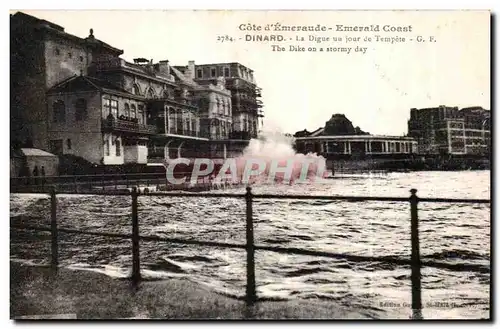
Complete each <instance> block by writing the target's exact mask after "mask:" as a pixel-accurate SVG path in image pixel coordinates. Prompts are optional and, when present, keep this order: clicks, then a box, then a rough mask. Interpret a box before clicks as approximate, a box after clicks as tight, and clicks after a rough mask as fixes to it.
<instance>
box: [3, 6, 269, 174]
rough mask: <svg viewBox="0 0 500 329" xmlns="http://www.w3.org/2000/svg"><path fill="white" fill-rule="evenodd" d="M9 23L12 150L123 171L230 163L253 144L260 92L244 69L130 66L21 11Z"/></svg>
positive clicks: (104, 48)
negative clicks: (166, 163) (191, 160)
mask: <svg viewBox="0 0 500 329" xmlns="http://www.w3.org/2000/svg"><path fill="white" fill-rule="evenodd" d="M10 21H11V47H10V49H11V140H13V141H15V142H16V144H21V145H30V146H29V147H35V148H39V149H42V150H46V151H48V152H51V153H53V154H57V155H60V154H72V155H75V156H79V157H83V158H85V159H86V160H88V161H90V162H92V163H96V164H103V165H122V164H126V163H136V164H147V163H157V162H163V160H165V159H170V158H177V157H195V156H196V157H199V156H208V157H226V156H230V155H231V151H235V152H238V151H241V150H242V149H243V147H244V146H246V145H247V144H248V141H249V139H250V138H252V137H256V135H257V131H258V118H259V117H261V116H262V111H261V107H262V104H261V102H260V101H259V100H258V97H259V96H260V89H259V88H258V87H257V86H256V84H255V81H254V77H253V71H252V70H250V69H249V68H246V67H245V66H243V65H241V64H239V63H228V64H207V65H202V66H195V64H194V61H189V64H188V65H187V66H172V65H170V63H169V61H168V60H161V61H159V62H157V63H154V62H153V60H148V59H145V58H136V59H134V62H133V63H131V62H127V61H125V60H124V59H122V58H120V56H121V55H122V54H123V50H120V49H117V48H115V47H112V46H111V45H108V44H106V43H104V42H102V41H100V40H98V39H97V38H96V37H95V35H94V31H93V30H92V29H90V32H89V35H88V36H87V37H86V38H80V37H77V36H74V35H71V34H69V33H67V32H65V31H64V28H63V27H61V26H58V25H56V24H53V23H51V22H48V21H45V20H41V19H38V18H36V17H33V16H30V15H27V14H24V13H21V12H18V13H16V14H14V15H11V19H10ZM214 70H215V73H214ZM199 72H202V73H201V74H200V73H199ZM203 72H204V73H203Z"/></svg>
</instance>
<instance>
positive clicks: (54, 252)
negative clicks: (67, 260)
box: [50, 186, 59, 272]
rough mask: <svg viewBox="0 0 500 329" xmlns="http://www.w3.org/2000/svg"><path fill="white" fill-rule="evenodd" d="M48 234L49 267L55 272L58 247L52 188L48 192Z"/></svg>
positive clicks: (55, 205) (57, 262)
mask: <svg viewBox="0 0 500 329" xmlns="http://www.w3.org/2000/svg"><path fill="white" fill-rule="evenodd" d="M50 232H51V242H52V243H51V261H50V267H51V268H52V270H53V271H54V272H57V267H58V265H59V250H58V248H59V246H58V244H57V240H58V236H57V235H58V234H57V200H56V189H55V187H54V186H52V188H51V190H50Z"/></svg>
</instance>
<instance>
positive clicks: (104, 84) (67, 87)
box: [47, 75, 132, 95]
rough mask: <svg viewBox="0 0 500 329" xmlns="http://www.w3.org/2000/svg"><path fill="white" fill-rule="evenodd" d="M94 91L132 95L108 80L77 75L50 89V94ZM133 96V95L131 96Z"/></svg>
mask: <svg viewBox="0 0 500 329" xmlns="http://www.w3.org/2000/svg"><path fill="white" fill-rule="evenodd" d="M92 90H100V91H104V90H109V91H116V92H120V93H127V94H131V93H129V92H128V91H126V90H125V89H122V88H120V87H118V86H115V85H114V84H112V83H110V82H109V81H106V80H101V79H97V78H93V77H89V76H84V75H75V76H73V77H71V78H69V79H66V80H64V81H62V82H61V83H59V84H57V85H55V86H54V87H52V88H50V89H49V90H48V91H47V93H48V94H57V93H71V92H75V91H92ZM131 95H132V94H131Z"/></svg>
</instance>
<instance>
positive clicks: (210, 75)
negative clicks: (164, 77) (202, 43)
mask: <svg viewBox="0 0 500 329" xmlns="http://www.w3.org/2000/svg"><path fill="white" fill-rule="evenodd" d="M189 72H190V74H192V77H193V79H195V80H196V81H197V82H198V83H199V84H206V83H214V82H215V81H216V80H217V79H218V77H221V76H222V77H224V80H225V86H226V88H227V89H228V90H229V91H230V92H231V104H232V129H231V133H230V138H232V139H250V138H255V137H257V134H258V132H259V127H260V126H261V125H262V124H261V123H260V122H259V119H261V118H262V117H263V116H264V115H263V111H262V107H263V105H262V101H261V100H260V97H261V96H262V93H261V92H262V91H261V88H259V87H258V86H257V84H256V81H255V77H254V72H253V70H251V69H249V68H247V67H246V66H244V65H241V64H239V63H218V64H203V65H195V62H194V61H191V62H190V63H189Z"/></svg>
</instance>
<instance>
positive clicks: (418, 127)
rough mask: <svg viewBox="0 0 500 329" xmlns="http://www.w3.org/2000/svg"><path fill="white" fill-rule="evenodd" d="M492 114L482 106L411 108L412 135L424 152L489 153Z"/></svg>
mask: <svg viewBox="0 0 500 329" xmlns="http://www.w3.org/2000/svg"><path fill="white" fill-rule="evenodd" d="M490 127H491V115H490V111H488V110H485V109H483V108H482V107H478V106H476V107H467V108H462V109H459V108H458V107H448V106H444V105H442V106H438V107H433V108H423V109H415V108H414V109H411V110H410V120H409V121H408V135H409V136H411V137H413V138H415V140H416V141H417V142H418V152H419V153H420V154H455V155H465V154H468V155H481V156H484V155H489V154H490V146H491V130H490Z"/></svg>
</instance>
